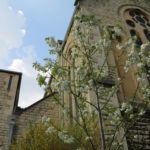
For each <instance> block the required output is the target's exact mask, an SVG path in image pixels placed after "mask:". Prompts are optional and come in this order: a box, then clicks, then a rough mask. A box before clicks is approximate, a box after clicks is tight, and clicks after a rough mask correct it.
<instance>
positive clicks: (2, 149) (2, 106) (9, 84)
mask: <svg viewBox="0 0 150 150" xmlns="http://www.w3.org/2000/svg"><path fill="white" fill-rule="evenodd" d="M21 76H22V74H21V73H18V72H12V71H6V70H0V150H7V149H9V148H8V145H9V144H10V142H11V138H12V134H13V127H14V120H15V117H14V112H15V111H16V107H17V104H18V98H19V90H20V84H21Z"/></svg>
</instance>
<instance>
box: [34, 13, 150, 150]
mask: <svg viewBox="0 0 150 150" xmlns="http://www.w3.org/2000/svg"><path fill="white" fill-rule="evenodd" d="M99 29H100V32H101V34H102V36H101V39H97V37H96V36H95V35H96V33H97V32H99ZM70 36H71V38H73V45H74V46H73V48H72V49H71V50H70V51H67V52H66V53H64V52H63V51H62V49H60V48H59V47H58V46H57V44H56V41H55V40H54V38H53V37H52V38H46V42H47V43H48V44H49V46H50V47H52V50H51V51H50V54H57V55H58V57H59V58H60V60H59V61H58V60H53V59H51V58H46V59H45V65H44V66H42V65H40V64H39V63H37V62H36V63H34V64H33V66H34V68H35V69H36V70H38V71H41V72H43V73H45V72H49V74H51V77H53V79H54V80H53V82H52V85H51V86H52V89H53V92H58V93H59V94H60V95H63V94H64V93H65V94H68V95H69V96H70V97H71V101H72V102H73V103H74V104H75V107H76V115H74V116H73V115H72V112H71V111H72V110H71V108H69V109H68V106H65V105H64V104H65V103H64V101H63V100H62V99H61V100H60V101H59V104H60V105H61V106H62V114H63V115H68V118H70V119H71V120H72V121H71V123H72V122H75V124H76V125H77V129H83V131H84V134H85V135H86V136H87V137H91V135H92V131H91V130H90V128H89V122H88V123H87V121H86V120H87V119H88V117H89V116H90V115H91V114H92V113H93V114H95V116H97V124H98V125H99V128H98V129H99V131H98V133H99V136H100V139H101V140H100V141H99V145H101V149H102V150H105V149H106V148H107V149H109V150H110V149H111V150H112V149H115V150H118V149H121V148H122V146H123V140H124V137H125V136H126V135H127V133H128V130H129V129H130V128H131V127H132V126H133V125H134V124H135V123H136V121H137V120H138V119H140V118H141V117H142V115H144V113H145V109H146V105H147V104H149V98H150V85H149V83H148V82H147V81H148V79H149V73H150V62H149V60H150V55H149V49H150V43H146V44H143V45H142V46H139V45H137V44H136V41H137V37H130V38H129V39H127V40H126V42H124V43H121V41H120V37H121V36H124V35H123V30H122V28H121V27H120V26H115V27H113V28H112V27H108V26H100V25H99V21H98V20H96V19H95V18H94V16H85V15H82V16H75V21H74V25H73V28H72V30H71V35H70ZM114 50H117V52H118V57H117V58H116V59H117V61H118V62H119V60H120V59H121V58H122V56H124V58H126V61H125V64H124V75H123V76H122V77H121V78H120V77H119V76H118V79H116V78H115V79H113V80H115V84H114V85H112V86H110V87H105V86H104V84H105V81H107V80H109V79H110V71H115V70H116V69H117V67H120V66H116V65H112V64H108V59H109V56H110V55H111V54H112V53H113V52H114ZM62 59H63V62H64V64H62ZM60 62H61V63H60ZM66 64H67V65H66ZM131 68H134V69H133V70H134V75H135V80H136V81H137V83H138V85H137V87H136V89H135V92H134V94H133V96H132V97H131V98H126V97H124V100H123V101H124V102H123V103H119V102H117V104H118V105H115V104H114V103H111V102H112V101H113V98H114V97H115V96H116V93H117V92H118V91H119V90H120V89H121V88H122V86H123V84H124V78H125V76H126V74H128V72H129V70H130V69H131ZM70 74H71V75H72V76H70ZM47 78H48V77H47V75H46V74H44V75H39V76H38V81H39V84H40V85H44V86H45V88H46V89H47V90H48V87H49V83H48V84H47V83H46V79H47ZM111 78H112V77H111ZM89 93H92V94H91V95H93V96H91V97H89V96H88V94H89ZM139 100H140V101H139ZM141 100H142V101H141ZM141 102H142V103H143V105H140V103H141ZM135 109H136V112H135ZM87 114H88V115H87ZM63 120H64V118H63ZM107 124H109V126H111V127H110V131H109V132H110V135H111V136H109V137H108V140H106V137H105V134H107V132H108V130H106V128H105V126H107ZM112 126H113V128H112ZM122 129H123V130H124V131H123V132H122V133H123V135H122V136H121V137H120V140H119V141H118V136H120V130H122ZM72 134H73V133H72ZM87 139H88V142H89V144H90V145H91V149H93V150H96V149H97V146H96V144H95V142H94V140H93V139H92V138H87ZM78 144H79V145H80V143H78ZM99 149H100V148H99Z"/></svg>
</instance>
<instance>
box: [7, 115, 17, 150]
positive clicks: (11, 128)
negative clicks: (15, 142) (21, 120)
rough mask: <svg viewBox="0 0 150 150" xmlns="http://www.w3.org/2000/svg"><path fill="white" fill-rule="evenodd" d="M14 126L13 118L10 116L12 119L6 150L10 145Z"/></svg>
mask: <svg viewBox="0 0 150 150" xmlns="http://www.w3.org/2000/svg"><path fill="white" fill-rule="evenodd" d="M14 126H15V116H14V115H12V117H11V119H10V131H9V139H8V150H10V144H11V141H12V136H13V130H14Z"/></svg>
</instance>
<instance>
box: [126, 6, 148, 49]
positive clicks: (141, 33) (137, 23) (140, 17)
mask: <svg viewBox="0 0 150 150" xmlns="http://www.w3.org/2000/svg"><path fill="white" fill-rule="evenodd" d="M149 18H150V17H149V16H148V15H147V14H146V13H144V12H143V11H141V10H140V9H137V8H131V9H128V10H126V11H125V19H126V20H125V21H126V24H127V26H128V27H129V33H130V35H131V36H136V37H137V41H136V43H137V45H139V46H141V45H142V44H143V43H145V42H146V41H150V19H149Z"/></svg>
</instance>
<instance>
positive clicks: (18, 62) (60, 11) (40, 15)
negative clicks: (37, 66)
mask: <svg viewBox="0 0 150 150" xmlns="http://www.w3.org/2000/svg"><path fill="white" fill-rule="evenodd" d="M73 11H74V0H0V69H5V70H11V71H18V72H22V73H23V77H22V83H21V91H20V98H19V106H21V107H23V108H24V107H27V106H29V105H31V104H33V103H34V102H36V101H38V100H40V99H41V98H42V97H43V94H44V91H43V89H42V88H40V87H39V86H38V84H37V81H36V75H37V72H36V71H35V70H34V69H33V68H32V63H33V62H35V61H38V62H41V63H42V62H43V61H42V60H43V58H45V57H48V56H49V54H48V50H49V47H48V45H46V43H45V40H44V39H45V37H49V36H54V37H55V38H56V39H57V40H58V39H59V40H63V39H64V36H65V33H66V31H67V28H68V26H69V22H70V20H71V17H72V14H73Z"/></svg>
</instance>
